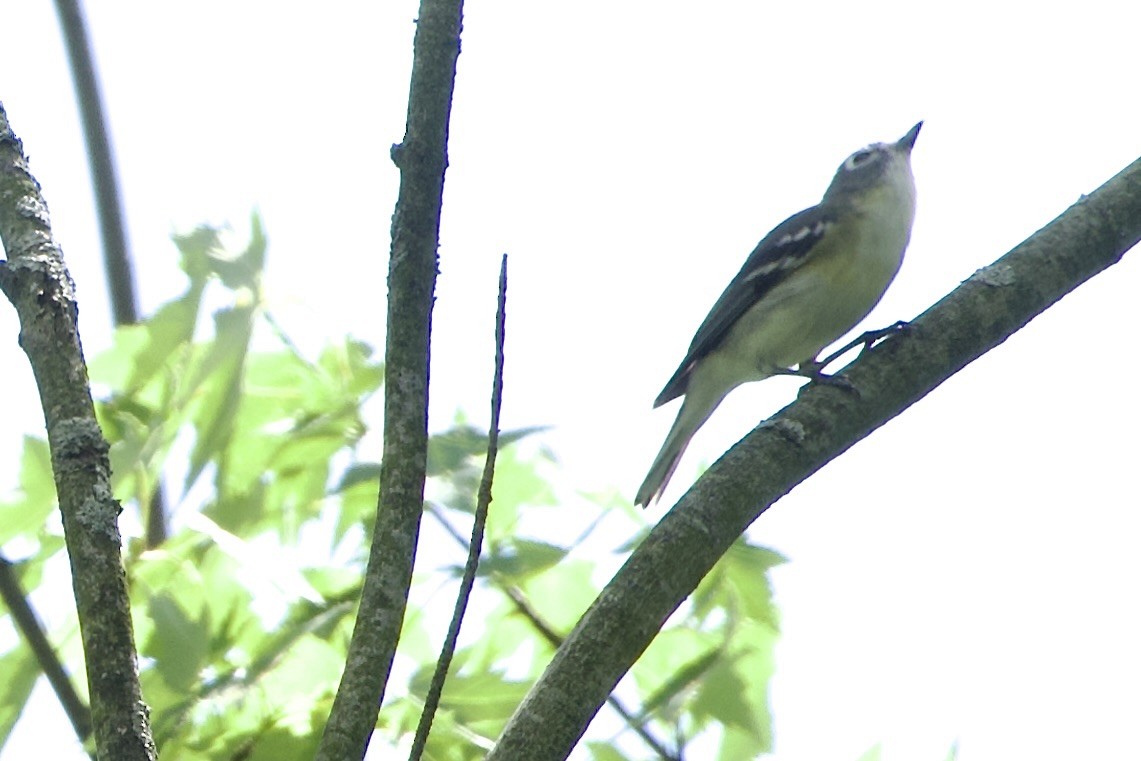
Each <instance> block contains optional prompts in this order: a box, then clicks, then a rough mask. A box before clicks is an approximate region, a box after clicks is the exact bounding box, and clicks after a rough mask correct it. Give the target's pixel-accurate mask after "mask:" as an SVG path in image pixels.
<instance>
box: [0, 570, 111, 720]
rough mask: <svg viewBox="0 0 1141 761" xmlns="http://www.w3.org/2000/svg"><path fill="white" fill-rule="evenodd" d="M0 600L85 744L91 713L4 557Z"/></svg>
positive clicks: (0, 571) (0, 572)
mask: <svg viewBox="0 0 1141 761" xmlns="http://www.w3.org/2000/svg"><path fill="white" fill-rule="evenodd" d="M0 598H2V599H3V600H4V605H6V606H7V607H8V611H9V613H11V614H12V621H13V622H14V623H15V624H16V628H17V629H18V630H19V631H20V634H21V636H23V638H24V640H25V641H26V642H27V643H28V647H29V648H31V650H32V653H33V654H34V655H35V656H36V662H37V663H39V664H40V669H41V670H42V671H43V672H44V676H46V677H47V678H48V683H49V684H51V686H52V690H54V691H55V694H56V697H58V698H59V702H60V704H61V705H63V710H64V713H66V714H67V718H68V720H69V721H70V722H71V726H72V727H73V728H74V729H75V734H76V736H78V737H79V741H80V742H86V741H87V738H88V737H90V736H91V710H90V709H89V708H88V707H87V704H86V703H84V702H83V699H82V698H80V697H79V693H77V692H76V691H75V686H74V685H72V683H71V679H70V678H69V677H68V675H67V672H66V671H65V670H64V668H63V664H62V663H60V660H59V656H57V655H56V652H55V649H54V648H52V646H51V643H50V642H48V638H47V635H46V634H45V633H44V627H43V624H41V623H40V619H39V617H38V616H37V615H36V611H35V610H33V609H32V604H31V603H30V602H28V597H27V595H25V594H24V590H23V588H22V587H21V586H20V582H19V580H18V579H17V578H16V575H15V573H14V572H13V570H12V563H10V562H9V561H8V558H6V557H4V556H3V555H0Z"/></svg>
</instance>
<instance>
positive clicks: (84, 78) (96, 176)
mask: <svg viewBox="0 0 1141 761" xmlns="http://www.w3.org/2000/svg"><path fill="white" fill-rule="evenodd" d="M55 9H56V14H57V15H58V16H59V25H60V28H61V29H62V30H63V39H64V43H65V45H64V47H65V48H66V49H67V60H68V62H69V63H70V64H71V78H72V81H73V82H74V84H75V96H76V99H77V100H78V101H79V117H80V119H81V121H82V122H83V137H84V140H85V142H86V143H87V161H88V164H89V165H90V167H91V182H92V185H93V187H94V188H95V206H96V209H97V212H98V216H99V232H100V235H101V236H102V238H103V268H104V272H105V273H106V275H107V290H108V292H109V294H110V296H111V313H112V315H113V316H114V319H115V324H116V325H131V324H133V323H136V322H138V321H139V306H138V299H137V298H136V296H135V276H134V273H133V272H132V271H131V257H130V253H129V251H128V249H127V231H126V225H125V224H124V222H123V205H122V202H121V201H120V198H119V180H118V178H117V177H116V174H115V160H114V158H113V156H112V153H111V138H110V135H109V134H108V131H107V117H106V114H105V113H104V111H103V99H102V97H101V96H100V93H99V80H98V78H97V77H96V75H95V61H94V57H93V56H92V54H91V41H90V40H89V39H88V36H87V24H86V23H85V21H84V18H83V10H82V9H81V8H80V7H79V0H55Z"/></svg>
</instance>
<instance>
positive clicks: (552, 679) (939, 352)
mask: <svg viewBox="0 0 1141 761" xmlns="http://www.w3.org/2000/svg"><path fill="white" fill-rule="evenodd" d="M1138 240H1141V159H1139V160H1138V161H1135V162H1134V163H1133V164H1131V165H1130V166H1129V167H1127V168H1126V169H1124V170H1123V171H1122V172H1121V173H1120V174H1118V175H1117V176H1116V177H1114V178H1113V179H1111V180H1110V181H1109V182H1107V183H1106V184H1105V185H1103V186H1102V187H1101V188H1099V189H1098V190H1096V191H1095V192H1094V193H1093V194H1091V195H1090V196H1088V197H1085V198H1083V199H1082V200H1080V201H1079V202H1078V203H1076V204H1075V205H1074V206H1073V207H1071V208H1070V209H1069V210H1067V211H1066V212H1065V213H1063V214H1062V215H1061V216H1059V217H1058V218H1057V219H1055V220H1054V221H1053V222H1051V223H1050V224H1049V225H1047V226H1046V227H1044V228H1042V229H1041V230H1039V231H1038V232H1037V233H1035V234H1034V235H1033V236H1031V237H1030V238H1029V239H1027V240H1026V241H1025V242H1023V243H1022V244H1020V245H1019V246H1018V247H1016V248H1015V249H1014V250H1013V251H1011V252H1010V253H1008V254H1007V255H1006V256H1004V257H1002V258H1001V259H1000V260H998V261H997V262H995V263H994V264H992V265H991V266H989V267H986V268H984V269H982V270H980V271H978V272H976V273H975V274H974V275H973V276H972V277H971V278H969V279H968V280H967V281H966V282H964V283H963V284H962V285H961V286H960V287H959V288H957V289H956V290H955V291H953V292H952V293H951V294H949V295H948V296H947V297H946V298H944V299H943V300H942V301H940V302H939V303H938V304H936V305H935V306H933V307H931V308H930V309H929V310H927V311H926V312H925V313H924V314H923V315H921V316H920V317H919V318H918V319H916V320H915V321H913V322H912V323H911V325H912V327H911V329H910V330H908V331H906V332H905V333H904V334H902V335H900V336H896V337H893V338H891V339H889V340H886V341H884V342H883V343H882V344H880V345H879V346H877V347H875V348H873V349H872V350H870V351H868V352H866V353H865V354H864V355H863V356H862V357H860V358H859V359H858V360H857V361H856V362H854V363H853V364H852V365H851V366H850V368H849V369H848V371H847V372H845V373H844V374H843V375H844V376H845V377H846V378H847V379H848V380H849V381H850V382H851V384H852V385H853V386H854V387H855V388H856V389H857V390H858V392H859V393H858V394H852V393H850V392H848V391H845V390H842V389H837V388H830V387H824V386H818V385H810V386H808V387H806V389H805V390H804V391H803V392H802V393H801V395H800V398H799V399H798V400H797V401H796V402H795V403H794V404H792V405H790V406H788V407H786V408H785V409H784V410H782V411H781V412H779V413H778V414H777V415H775V416H774V417H773V418H771V419H770V420H768V421H766V422H765V423H763V424H762V425H761V426H759V427H758V428H757V429H755V430H754V431H753V432H752V433H750V434H749V435H748V436H746V437H745V438H744V439H743V440H742V441H740V442H739V443H738V444H737V445H736V446H734V447H733V448H732V449H730V450H729V451H728V452H726V453H725V454H724V455H723V456H722V457H721V459H720V460H718V461H717V462H716V463H715V464H714V465H713V467H711V468H710V469H709V470H708V471H707V472H706V473H705V475H704V476H703V477H702V478H701V479H700V480H699V481H698V482H697V483H696V484H694V486H693V487H692V488H691V489H690V490H689V492H688V493H687V494H686V495H685V496H683V497H682V499H681V500H680V501H679V502H678V503H677V505H675V506H674V508H673V509H672V510H671V511H670V512H669V513H668V514H667V515H666V516H665V517H664V518H663V519H662V521H661V522H660V523H659V524H658V525H657V526H656V527H655V528H654V530H653V531H652V532H651V533H650V535H649V537H647V539H646V540H645V541H644V542H643V543H642V544H641V545H640V546H639V547H638V548H637V549H636V550H635V551H634V552H633V554H632V555H631V556H630V558H629V560H627V562H626V564H625V565H624V566H623V567H622V569H621V570H620V571H619V572H618V574H617V575H615V577H614V579H613V580H612V581H611V582H610V583H609V584H608V585H607V586H606V588H605V589H604V590H603V591H602V592H601V593H600V594H599V596H598V599H597V600H595V602H594V604H593V605H592V606H591V607H590V609H589V610H588V611H587V612H586V614H585V615H584V616H583V618H582V619H581V620H580V621H579V623H578V625H577V626H576V627H575V629H574V631H573V632H571V634H570V636H569V637H568V638H567V640H566V641H565V642H564V643H563V645H562V647H560V648H559V650H558V652H557V653H556V654H555V656H554V659H553V660H552V661H551V664H550V665H549V666H548V667H547V670H546V672H544V674H543V675H542V677H540V679H539V681H538V682H537V683H536V684H535V686H534V688H533V689H532V690H531V692H530V693H529V694H528V695H527V697H526V698H525V699H524V701H523V703H522V704H520V706H519V708H518V709H517V710H516V712H515V715H514V716H513V717H512V718H511V721H510V722H509V723H508V725H507V727H506V728H505V729H504V731H503V735H502V736H501V737H500V740H499V743H498V744H497V745H496V747H495V748H494V749H493V750H492V752H491V754H490V755H489V756H488V759H489V761H504V760H505V759H523V758H526V759H528V761H549V760H550V759H563V758H566V757H567V755H568V754H569V753H570V751H571V749H572V748H573V747H574V745H575V743H577V742H578V739H579V738H580V737H581V736H582V733H583V732H584V731H585V730H586V727H587V725H588V724H589V723H590V720H591V718H592V717H593V716H594V714H595V712H596V711H597V710H598V708H599V707H600V706H601V705H602V703H603V701H604V700H605V699H606V696H607V695H609V694H610V691H611V690H612V689H613V688H614V686H615V685H616V684H617V683H618V680H619V679H620V678H621V677H622V675H623V674H624V673H625V672H626V670H627V669H629V668H630V666H631V665H632V664H633V663H634V661H635V660H636V659H637V658H638V656H639V655H641V653H642V652H643V651H644V650H645V648H646V647H647V646H648V645H649V643H650V641H651V640H652V639H653V638H654V636H655V635H656V634H657V632H658V630H659V629H660V628H661V626H662V624H663V623H664V622H665V620H666V618H667V617H669V615H670V613H672V612H673V611H674V610H675V609H676V608H677V607H678V605H680V604H681V602H682V600H684V599H685V598H686V597H687V596H688V595H689V594H690V593H691V592H692V591H693V590H694V589H695V588H696V587H697V584H698V582H700V581H701V579H702V577H704V576H705V574H706V573H707V572H708V571H709V570H710V569H711V568H712V567H713V565H714V563H716V562H717V560H718V558H720V557H721V555H722V554H724V553H725V551H726V550H727V549H728V548H729V546H730V545H731V544H732V543H733V541H734V540H735V539H736V538H737V537H738V536H740V535H741V533H742V532H743V531H744V530H745V529H746V528H747V527H748V526H749V524H750V523H752V522H753V521H754V520H755V519H756V518H757V516H759V515H760V514H761V513H762V512H764V511H765V510H766V509H768V507H769V506H770V505H772V504H773V503H774V502H776V501H777V500H778V499H780V498H781V497H782V496H784V495H785V494H787V493H788V492H789V491H790V490H792V488H793V487H795V486H796V485H797V484H799V483H800V482H802V481H804V480H805V479H806V478H808V477H809V476H811V475H812V474H813V473H815V472H816V471H817V470H819V469H820V468H821V467H823V466H824V465H825V464H826V463H828V462H829V461H830V460H832V459H833V458H835V457H837V456H839V455H840V454H842V453H843V452H844V451H845V450H847V449H848V448H849V447H851V446H852V445H853V444H855V443H856V442H857V441H859V440H861V439H863V438H864V437H865V436H867V435H868V434H870V433H871V432H872V431H874V430H875V429H876V428H878V427H880V426H881V425H883V424H884V423H886V422H887V421H888V420H890V419H892V418H893V417H895V416H896V415H898V414H899V413H900V412H902V411H903V410H905V409H907V407H909V406H911V405H912V404H914V403H915V402H917V401H919V400H920V399H922V398H923V397H924V396H925V395H926V394H928V393H929V392H930V391H931V390H932V389H934V388H935V387H936V386H938V385H939V384H941V383H942V382H943V381H945V380H947V379H948V378H949V377H951V376H952V375H953V374H954V373H956V372H957V371H958V370H960V369H961V368H963V367H964V366H966V365H967V364H969V363H970V362H972V361H974V360H975V359H977V358H978V357H980V356H982V355H983V354H985V353H986V352H987V351H989V350H990V349H992V348H994V347H995V346H997V345H998V344H1000V343H1002V342H1003V341H1004V340H1006V339H1007V338H1008V337H1010V336H1011V335H1012V334H1013V333H1014V332H1015V331H1017V330H1019V329H1020V328H1021V327H1022V326H1023V325H1025V324H1026V323H1028V322H1030V320H1032V319H1033V318H1034V317H1035V316H1037V315H1038V314H1040V313H1041V312H1043V311H1045V310H1046V309H1047V308H1048V307H1049V306H1050V305H1051V304H1053V303H1054V302H1056V301H1057V300H1058V299H1060V298H1062V297H1063V296H1065V295H1066V294H1067V293H1069V292H1070V291H1072V290H1074V289H1075V288H1077V287H1078V286H1079V285H1081V284H1082V283H1084V282H1085V281H1086V280H1088V279H1089V278H1091V277H1093V276H1094V275H1096V274H1097V273H1099V272H1101V271H1102V270H1104V269H1106V268H1107V267H1109V266H1111V265H1113V264H1115V263H1116V262H1117V261H1119V260H1120V259H1121V257H1122V256H1123V255H1124V253H1125V252H1126V251H1128V250H1129V249H1130V248H1132V247H1133V246H1134V245H1135V244H1136V243H1137V242H1138Z"/></svg>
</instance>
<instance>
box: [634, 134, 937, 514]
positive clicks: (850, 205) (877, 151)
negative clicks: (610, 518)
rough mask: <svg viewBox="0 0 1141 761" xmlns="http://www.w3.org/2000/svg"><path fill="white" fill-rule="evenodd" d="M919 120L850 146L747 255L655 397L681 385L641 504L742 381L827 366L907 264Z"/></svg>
mask: <svg viewBox="0 0 1141 761" xmlns="http://www.w3.org/2000/svg"><path fill="white" fill-rule="evenodd" d="M922 126H923V122H919V123H918V124H916V125H915V126H914V127H912V128H911V129H910V130H908V132H907V134H906V135H904V136H903V137H901V138H900V139H899V140H897V141H896V142H894V143H875V144H874V145H869V146H868V147H867V148H862V149H861V150H858V151H856V152H855V153H853V154H852V155H851V156H849V157H848V158H847V159H845V160H844V163H843V164H841V165H840V168H839V170H837V172H836V176H835V177H833V178H832V184H831V185H829V186H828V190H827V191H826V192H825V193H824V198H823V199H822V200H821V201H820V203H819V204H817V205H816V206H813V207H811V208H808V209H805V210H804V211H802V212H800V213H798V214H793V215H792V216H791V217H789V218H788V219H786V220H785V221H784V222H781V223H780V224H779V225H777V226H776V228H775V229H773V231H772V232H770V233H769V234H768V235H766V236H765V237H764V238H763V239H762V240H761V242H760V243H758V244H757V247H756V248H754V249H753V252H752V253H751V254H749V258H748V259H746V260H745V266H744V267H742V268H741V271H740V272H738V273H737V276H736V277H734V278H733V280H732V282H730V283H729V287H728V288H726V289H725V292H724V293H722V294H721V298H719V299H718V300H717V303H716V304H714V305H713V309H712V310H710V312H709V315H708V316H707V317H706V318H705V322H703V323H701V327H700V328H698V329H697V333H696V335H694V337H693V341H692V342H691V343H690V345H689V352H688V353H687V354H686V355H685V359H683V360H682V362H681V365H680V366H679V367H678V369H677V372H675V373H674V374H673V377H672V378H670V380H669V382H668V383H666V387H665V388H664V389H662V393H660V394H658V398H657V400H656V401H655V402H654V407H660V406H661V405H663V404H665V403H666V402H669V401H671V400H672V399H676V398H677V397H679V396H682V395H683V394H684V395H685V400H684V401H683V402H682V405H681V410H680V411H679V412H678V415H677V420H676V421H674V424H673V428H671V429H670V432H669V435H668V436H666V441H665V443H664V444H663V445H662V449H661V451H660V452H658V456H657V458H656V459H655V460H654V464H653V466H651V467H650V472H649V475H647V476H646V480H645V481H644V482H643V483H642V487H641V488H640V489H638V495H637V497H635V499H634V502H635V504H639V505H642V506H646V505H649V504H650V503H651V502H652V501H654V500H656V499H658V498H659V497H661V495H662V492H663V491H665V488H666V484H667V483H668V482H669V479H670V476H672V475H673V472H674V469H675V468H676V467H677V464H678V461H679V460H681V456H682V454H683V453H684V452H685V448H686V446H687V445H688V444H689V440H690V439H691V438H692V437H693V434H694V433H696V432H697V429H698V428H700V427H701V426H702V424H704V423H705V421H706V420H708V419H709V416H710V415H711V414H712V413H713V410H715V409H717V405H718V404H720V403H721V400H722V399H724V398H725V395H726V394H728V393H729V392H730V391H732V390H733V389H734V388H736V387H737V386H739V385H741V384H742V383H748V382H750V381H758V380H763V379H764V378H768V377H770V376H773V375H803V376H805V377H809V378H812V379H814V380H820V379H821V378H824V377H827V376H823V375H822V373H821V370H822V368H821V366H820V365H819V364H818V363H817V362H816V361H815V360H816V356H817V355H818V354H819V353H820V351H821V350H822V349H823V348H824V347H825V346H828V345H829V344H831V343H832V342H833V341H835V340H836V339H838V338H840V337H841V336H842V335H844V334H845V333H847V332H848V331H849V330H851V329H852V328H853V327H855V325H856V324H857V323H858V322H859V321H860V320H862V319H864V317H866V316H867V314H868V312H870V311H872V308H873V307H875V305H876V304H877V303H879V300H880V298H881V297H882V296H883V294H884V292H885V291H886V290H887V287H888V286H889V285H890V284H891V281H892V279H894V278H895V274H896V273H897V272H898V271H899V267H900V265H901V264H902V263H903V252H904V249H906V248H907V242H908V240H909V239H910V237H911V223H912V221H913V220H914V219H915V179H914V177H913V176H912V174H911V149H912V148H913V147H914V146H915V139H916V138H917V137H918V136H919V129H920V127H922ZM793 365H796V366H797V369H796V370H793V369H792V367H793Z"/></svg>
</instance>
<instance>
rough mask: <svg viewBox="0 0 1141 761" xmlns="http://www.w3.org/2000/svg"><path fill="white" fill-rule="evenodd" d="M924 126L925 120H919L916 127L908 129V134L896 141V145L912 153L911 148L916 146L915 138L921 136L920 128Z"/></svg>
mask: <svg viewBox="0 0 1141 761" xmlns="http://www.w3.org/2000/svg"><path fill="white" fill-rule="evenodd" d="M922 127H923V122H919V123H918V124H916V125H915V126H914V127H912V128H911V129H909V130H908V131H907V134H906V135H904V136H903V137H901V138H900V139H899V140H897V141H896V143H895V147H896V148H900V149H902V150H905V151H907V152H908V153H911V149H912V148H914V147H915V138H917V137H919V130H920V128H922Z"/></svg>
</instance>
